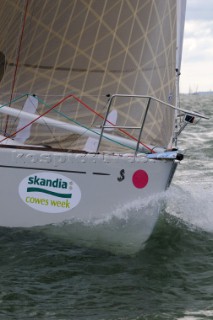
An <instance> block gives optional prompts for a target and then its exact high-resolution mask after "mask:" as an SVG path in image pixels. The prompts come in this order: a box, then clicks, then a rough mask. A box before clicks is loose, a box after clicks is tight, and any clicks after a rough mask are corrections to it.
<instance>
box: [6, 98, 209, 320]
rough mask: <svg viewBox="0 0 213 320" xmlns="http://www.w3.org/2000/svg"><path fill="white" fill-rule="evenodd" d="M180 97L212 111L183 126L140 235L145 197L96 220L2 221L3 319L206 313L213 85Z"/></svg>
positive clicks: (129, 318)
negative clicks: (155, 213)
mask: <svg viewBox="0 0 213 320" xmlns="http://www.w3.org/2000/svg"><path fill="white" fill-rule="evenodd" d="M181 101H182V105H181V106H182V107H184V108H190V109H192V110H195V111H200V112H203V113H205V114H206V115H207V116H210V117H211V119H210V120H208V121H206V120H202V121H200V122H199V123H198V124H197V125H190V126H189V127H188V128H187V129H186V130H185V132H183V133H182V135H181V138H180V141H179V142H180V143H179V146H180V147H181V148H182V149H183V150H185V151H184V152H185V159H184V160H183V161H182V162H181V164H180V165H179V167H178V170H177V172H176V175H175V178H174V180H173V183H172V185H171V187H170V189H169V190H168V191H166V192H165V193H163V194H162V195H160V196H159V198H160V199H159V198H156V202H158V201H159V202H163V206H162V209H161V214H160V219H159V221H158V223H157V225H156V227H155V229H154V232H153V234H152V236H151V237H150V239H149V240H148V241H147V243H146V245H145V246H144V247H143V246H141V243H140V224H139V223H138V216H139V215H140V210H142V209H143V207H144V206H145V205H146V204H144V203H143V204H141V207H140V206H139V205H138V204H137V205H135V214H134V212H133V214H132V218H128V217H127V215H126V213H125V210H124V212H121V213H120V216H117V217H116V218H110V219H108V220H107V219H106V221H104V222H102V223H99V224H88V225H83V224H82V223H80V222H73V223H70V224H69V225H66V226H55V227H45V228H36V229H21V228H19V229H8V228H0V319H3V320H12V319H35V320H37V319H47V320H55V319H60V320H67V319H74V320H96V319H97V320H143V319H144V320H145V319H147V320H154V319H156V320H160V319H162V320H166V319H169V320H173V319H176V320H200V319H205V320H206V319H213V163H212V159H213V115H212V110H213V95H208V96H207V95H206V96H205V95H183V96H182V97H181ZM147 205H148V204H147ZM1 210H4V208H1ZM133 211H134V208H133ZM14 214H15V213H14ZM109 215H110V213H109ZM130 234H131V236H132V234H134V235H135V237H131V238H132V239H133V240H134V241H132V242H131V243H129V242H128V237H129V235H130Z"/></svg>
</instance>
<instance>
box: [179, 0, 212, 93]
mask: <svg viewBox="0 0 213 320" xmlns="http://www.w3.org/2000/svg"><path fill="white" fill-rule="evenodd" d="M210 90H212V91H213V0H202V1H201V0H187V7H186V23H185V33H184V42H183V58H182V67H181V81H180V91H181V92H185V93H188V92H189V91H192V92H194V91H210Z"/></svg>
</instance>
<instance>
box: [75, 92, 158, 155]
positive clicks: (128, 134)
mask: <svg viewBox="0 0 213 320" xmlns="http://www.w3.org/2000/svg"><path fill="white" fill-rule="evenodd" d="M73 98H74V99H75V100H77V101H78V102H80V103H81V104H82V105H83V106H84V107H85V108H87V109H88V110H90V111H91V112H93V113H95V114H96V115H97V116H99V117H100V118H102V119H103V120H104V119H105V117H104V116H102V115H101V114H100V113H98V112H97V111H95V110H93V109H92V108H91V107H89V106H88V105H87V104H86V103H84V102H83V101H81V100H80V99H79V98H77V97H75V96H73ZM106 121H107V122H108V123H109V124H111V125H112V126H115V124H114V123H112V122H110V121H109V120H106ZM118 130H119V131H120V132H122V133H124V134H126V135H127V136H128V137H129V138H131V139H133V140H135V141H138V140H137V139H136V138H135V137H133V136H132V135H131V134H130V133H128V132H127V131H125V130H123V129H121V128H119V129H118ZM140 144H141V145H142V146H144V147H145V148H146V149H148V150H149V151H150V152H151V153H155V151H154V150H152V149H151V148H149V147H148V146H147V145H146V144H144V143H143V142H141V141H140Z"/></svg>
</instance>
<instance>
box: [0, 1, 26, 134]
mask: <svg viewBox="0 0 213 320" xmlns="http://www.w3.org/2000/svg"><path fill="white" fill-rule="evenodd" d="M28 5H29V0H26V3H25V9H24V13H23V23H22V28H21V34H20V38H19V44H18V50H17V57H16V64H15V71H14V75H13V82H12V89H11V94H10V102H9V107H10V105H11V102H12V99H13V93H14V89H15V83H16V76H17V71H18V66H19V60H20V53H21V46H22V40H23V36H24V29H25V25H26V20H27V10H28ZM8 120H9V116H8V115H7V117H6V124H5V129H4V134H5V135H6V133H7V127H8Z"/></svg>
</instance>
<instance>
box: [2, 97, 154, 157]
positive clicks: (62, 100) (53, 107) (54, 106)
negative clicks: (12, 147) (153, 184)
mask: <svg viewBox="0 0 213 320" xmlns="http://www.w3.org/2000/svg"><path fill="white" fill-rule="evenodd" d="M71 97H73V98H74V99H75V100H76V101H78V102H79V103H80V104H82V105H83V106H84V107H85V108H87V109H88V110H90V111H91V112H92V113H94V114H96V115H97V116H98V117H100V118H102V119H105V117H104V116H102V114H100V113H98V112H97V111H95V110H94V109H92V108H91V107H89V106H88V105H87V104H86V103H84V102H83V101H81V100H80V99H79V98H77V97H76V96H74V95H73V94H70V95H68V96H66V97H65V98H63V99H61V100H60V101H59V102H57V103H56V104H55V105H53V106H52V107H51V108H50V109H48V110H47V111H45V112H44V113H43V114H41V115H40V116H38V117H37V118H36V119H34V120H32V121H30V122H29V123H28V124H26V125H25V126H24V127H22V128H20V129H19V130H18V131H16V132H14V133H13V134H11V135H10V136H7V137H5V138H4V139H2V140H1V141H0V143H1V142H3V141H5V140H7V139H8V138H12V137H14V136H15V135H16V134H17V133H18V132H20V131H22V130H24V129H25V128H27V127H28V126H30V125H31V124H33V123H34V122H36V121H37V120H38V119H40V118H41V117H43V116H45V115H46V114H48V113H49V112H50V111H51V110H53V109H55V108H56V107H57V106H59V105H60V104H61V103H63V102H64V101H65V100H67V99H69V98H71ZM107 122H108V123H110V124H111V125H112V126H115V124H114V123H112V122H111V121H109V120H107ZM119 130H120V131H121V132H122V133H124V134H126V135H127V136H128V137H130V138H131V139H133V140H135V141H137V139H136V138H135V137H133V136H132V135H130V134H129V133H128V132H126V131H125V130H123V129H119ZM140 144H141V145H143V146H144V147H145V148H147V149H148V150H149V151H150V152H151V153H155V151H154V150H152V149H151V148H149V147H148V146H147V145H145V144H144V143H142V142H140Z"/></svg>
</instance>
